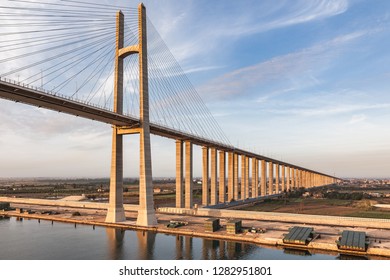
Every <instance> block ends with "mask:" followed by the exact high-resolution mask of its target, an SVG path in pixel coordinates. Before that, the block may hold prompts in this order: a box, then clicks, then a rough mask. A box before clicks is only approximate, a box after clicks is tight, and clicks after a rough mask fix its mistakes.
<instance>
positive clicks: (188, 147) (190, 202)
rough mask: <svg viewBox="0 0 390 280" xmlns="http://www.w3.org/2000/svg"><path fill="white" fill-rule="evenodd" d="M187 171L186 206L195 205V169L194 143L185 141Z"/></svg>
mask: <svg viewBox="0 0 390 280" xmlns="http://www.w3.org/2000/svg"><path fill="white" fill-rule="evenodd" d="M184 145H185V153H186V173H185V208H192V206H193V194H192V191H193V174H192V172H193V169H192V143H191V142H190V141H185V142H184Z"/></svg>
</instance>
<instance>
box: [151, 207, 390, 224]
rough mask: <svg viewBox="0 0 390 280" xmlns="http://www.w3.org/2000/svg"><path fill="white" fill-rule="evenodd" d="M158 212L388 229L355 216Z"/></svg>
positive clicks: (166, 209) (382, 221)
mask: <svg viewBox="0 0 390 280" xmlns="http://www.w3.org/2000/svg"><path fill="white" fill-rule="evenodd" d="M158 212H160V213H170V214H185V215H194V216H207V217H216V218H227V219H228V218H231V219H246V220H265V221H279V222H287V223H303V224H320V225H330V226H347V227H368V228H381V229H390V219H370V218H355V217H341V216H340V217H339V216H323V215H305V214H291V213H277V212H253V211H240V210H222V209H205V208H199V209H185V208H170V207H162V208H158Z"/></svg>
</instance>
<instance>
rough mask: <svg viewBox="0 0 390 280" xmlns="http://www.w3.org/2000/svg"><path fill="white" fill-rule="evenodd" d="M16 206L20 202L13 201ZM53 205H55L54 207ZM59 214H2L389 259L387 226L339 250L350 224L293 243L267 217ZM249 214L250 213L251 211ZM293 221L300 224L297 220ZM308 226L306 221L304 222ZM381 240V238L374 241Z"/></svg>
mask: <svg viewBox="0 0 390 280" xmlns="http://www.w3.org/2000/svg"><path fill="white" fill-rule="evenodd" d="M13 206H14V207H15V206H19V207H21V205H18V204H14V203H13ZM22 207H23V208H26V209H27V208H29V209H31V210H39V209H51V210H53V211H56V209H57V210H58V208H59V207H53V206H46V207H42V206H37V205H28V204H23V205H22ZM53 208H54V209H53ZM60 210H61V212H60V214H57V215H47V214H37V213H34V214H28V213H17V211H0V216H3V215H4V216H8V217H16V218H24V219H36V220H47V221H52V222H62V223H70V224H74V225H75V226H77V224H81V225H90V226H93V227H95V226H101V227H110V228H117V229H121V230H136V231H150V232H154V233H162V234H170V235H182V236H190V237H199V238H206V239H217V240H224V241H233V242H244V243H251V244H254V245H261V246H267V247H272V248H276V249H285V248H287V249H296V250H304V251H309V252H310V251H314V252H322V253H324V254H331V255H333V254H343V255H353V256H361V257H371V258H372V259H390V230H386V229H379V230H378V229H375V230H373V229H371V232H367V231H370V230H369V229H367V228H366V229H364V228H357V229H356V228H354V227H353V228H352V230H362V231H366V232H367V233H368V234H367V235H368V237H369V239H370V241H371V242H370V245H369V247H368V249H367V251H366V252H358V251H347V250H339V249H338V248H337V245H336V240H338V237H339V236H340V235H339V233H340V230H343V229H351V227H348V228H345V227H342V226H327V225H317V226H315V231H316V232H319V233H320V236H321V237H320V238H318V239H315V240H313V241H311V242H310V243H309V244H308V245H293V244H284V243H283V236H284V234H286V233H287V232H288V228H290V227H291V226H292V224H291V223H282V222H280V221H273V222H272V221H266V220H248V219H243V220H242V221H243V227H244V228H249V227H251V226H255V227H262V228H265V229H266V232H265V233H250V232H244V233H238V234H228V233H227V232H226V221H227V220H228V219H227V218H222V217H220V220H221V225H222V228H221V229H219V230H218V231H215V232H208V231H206V230H205V226H204V223H205V220H206V219H208V218H210V217H208V216H199V215H196V216H195V215H189V214H183V213H180V214H177V213H176V214H172V213H163V212H161V211H159V212H157V216H158V222H159V223H158V225H157V226H154V227H143V226H137V225H136V216H137V213H136V212H135V211H126V217H127V221H126V222H123V223H116V224H113V223H106V222H105V221H104V220H105V211H104V210H102V209H101V210H97V209H89V208H74V207H72V208H68V207H63V206H62V207H61V209H60ZM72 211H79V212H80V213H81V216H74V217H73V216H72V215H71V212H72ZM248 214H249V213H248ZM171 220H178V221H185V222H188V225H185V226H182V227H179V228H167V227H166V224H168V223H169V222H170V221H171ZM294 225H297V224H296V223H295V224H294ZM301 225H303V226H305V225H306V224H305V223H301ZM373 240H375V241H377V240H378V241H379V240H380V241H379V242H374V241H373Z"/></svg>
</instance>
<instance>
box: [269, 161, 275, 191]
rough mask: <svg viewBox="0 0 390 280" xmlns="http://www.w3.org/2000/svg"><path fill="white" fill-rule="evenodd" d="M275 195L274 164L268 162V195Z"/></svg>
mask: <svg viewBox="0 0 390 280" xmlns="http://www.w3.org/2000/svg"><path fill="white" fill-rule="evenodd" d="M273 193H274V163H273V162H272V161H270V162H268V194H273Z"/></svg>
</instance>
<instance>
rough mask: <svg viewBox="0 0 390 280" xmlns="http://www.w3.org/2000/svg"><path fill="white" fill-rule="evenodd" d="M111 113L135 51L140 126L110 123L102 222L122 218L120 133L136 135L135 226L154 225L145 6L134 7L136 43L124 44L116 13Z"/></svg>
mask: <svg viewBox="0 0 390 280" xmlns="http://www.w3.org/2000/svg"><path fill="white" fill-rule="evenodd" d="M116 26H117V33H116V46H117V47H116V54H115V81H114V112H116V113H120V114H122V113H123V60H124V58H125V57H127V56H129V55H131V54H136V53H138V55H139V79H140V83H139V84H140V89H139V91H140V125H139V127H136V128H134V127H131V128H126V127H120V126H113V138H112V160H111V177H110V201H109V207H108V212H107V217H106V222H111V223H117V222H123V221H125V220H126V217H125V214H124V208H123V142H122V137H123V135H124V134H139V135H140V174H139V175H140V180H139V209H138V218H137V225H141V226H154V225H156V224H157V219H156V216H155V210H154V201H153V181H152V159H151V147H150V123H149V91H148V58H147V36H146V34H147V33H146V9H145V6H144V5H143V4H142V3H141V4H139V6H138V30H139V32H138V45H133V46H128V47H124V16H123V13H122V12H121V11H119V12H118V13H117V22H116Z"/></svg>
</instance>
